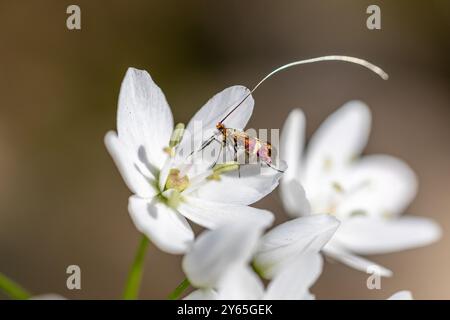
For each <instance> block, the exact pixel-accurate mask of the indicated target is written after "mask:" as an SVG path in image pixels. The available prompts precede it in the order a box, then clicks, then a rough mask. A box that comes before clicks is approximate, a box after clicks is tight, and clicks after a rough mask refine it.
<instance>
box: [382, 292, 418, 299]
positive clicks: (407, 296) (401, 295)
mask: <svg viewBox="0 0 450 320" xmlns="http://www.w3.org/2000/svg"><path fill="white" fill-rule="evenodd" d="M387 300H413V296H412V293H411V292H410V291H407V290H403V291H399V292H396V293H394V294H393V295H392V296H390V297H389V298H388V299H387Z"/></svg>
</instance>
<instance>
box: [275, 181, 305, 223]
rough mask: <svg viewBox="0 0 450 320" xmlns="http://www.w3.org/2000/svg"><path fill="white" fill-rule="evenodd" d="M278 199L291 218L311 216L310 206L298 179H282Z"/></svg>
mask: <svg viewBox="0 0 450 320" xmlns="http://www.w3.org/2000/svg"><path fill="white" fill-rule="evenodd" d="M280 197H281V201H282V202H283V207H284V210H286V212H287V213H288V214H289V216H291V217H301V216H306V215H309V214H311V204H310V203H309V201H308V199H307V198H306V193H305V189H303V187H302V185H301V184H300V182H299V181H298V179H291V180H288V179H284V178H283V180H282V181H281V184H280Z"/></svg>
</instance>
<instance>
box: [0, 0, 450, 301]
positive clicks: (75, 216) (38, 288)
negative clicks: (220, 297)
mask: <svg viewBox="0 0 450 320" xmlns="http://www.w3.org/2000/svg"><path fill="white" fill-rule="evenodd" d="M74 3H76V4H78V5H80V7H81V10H82V30H81V31H69V30H67V29H66V26H65V20H66V17H67V15H66V13H65V11H66V7H67V6H68V5H69V4H74ZM375 3H376V4H378V5H380V7H381V12H382V30H379V31H370V30H368V29H367V28H366V26H365V21H366V18H367V14H366V13H365V10H366V8H367V6H368V5H369V4H375ZM326 54H346V55H353V56H358V57H361V58H365V59H368V60H370V61H372V62H374V63H376V64H378V65H380V66H382V67H383V68H384V69H385V70H386V71H388V72H389V74H390V76H391V79H390V80H389V81H387V82H384V81H381V80H379V79H378V78H377V77H375V76H374V75H373V74H370V73H369V72H367V71H364V70H362V69H361V68H359V67H355V66H350V65H345V64H339V63H324V64H318V65H315V66H308V67H304V68H303V69H301V70H300V69H298V70H295V71H294V70H293V71H289V72H286V73H284V74H283V75H280V76H278V77H277V78H274V80H272V81H271V82H268V83H266V84H265V85H264V87H262V89H261V90H259V92H257V93H256V94H255V100H256V108H255V112H254V115H253V118H252V120H251V123H250V124H249V126H250V127H254V128H280V127H281V126H282V123H283V121H284V119H285V117H286V116H287V114H288V113H289V111H290V110H291V109H292V108H294V107H301V108H303V109H304V110H305V112H306V115H307V117H308V133H309V134H311V133H312V132H313V130H314V129H315V128H317V126H318V124H319V123H320V122H321V121H322V120H323V119H324V117H325V116H326V115H327V114H329V113H330V112H331V111H333V110H334V109H336V108H337V107H339V106H340V105H341V104H343V103H344V102H346V101H348V100H350V99H361V100H363V101H366V102H367V103H368V104H369V106H370V107H371V109H372V111H373V116H374V126H373V132H372V136H371V140H370V143H369V146H368V148H367V152H368V153H374V152H377V153H380V152H381V153H389V154H393V155H395V156H398V157H401V158H403V159H405V160H407V162H409V164H410V165H411V166H412V167H413V168H414V169H415V170H416V172H417V173H418V175H419V178H420V192H419V195H418V197H417V198H416V200H415V201H414V202H413V204H412V205H411V207H410V208H409V210H408V213H410V214H417V215H422V216H427V217H433V218H434V219H436V220H438V221H439V222H440V223H441V224H442V226H443V228H444V232H445V234H444V237H443V238H442V240H441V241H440V242H439V243H437V244H434V245H432V246H429V247H425V248H421V249H416V250H410V251H405V252H401V253H397V254H390V255H386V256H376V257H372V258H373V259H374V260H375V261H377V262H379V263H382V264H383V265H385V266H387V267H389V268H391V269H392V270H394V272H395V275H394V277H393V278H390V279H384V280H383V281H382V290H372V291H370V290H368V289H367V288H366V278H367V276H366V275H365V274H363V273H360V272H357V271H354V270H351V269H349V268H347V267H345V266H342V265H340V264H331V263H329V264H327V265H326V268H325V270H324V273H323V276H322V277H321V279H320V280H319V282H318V283H317V285H315V287H314V290H313V291H314V293H316V295H317V297H318V298H328V299H335V298H344V299H348V298H364V299H365V298H386V297H387V296H389V295H390V294H392V293H393V292H395V291H397V290H400V289H409V290H412V291H413V294H414V296H415V297H416V298H424V299H449V298H450V274H449V270H450V244H449V232H450V197H449V196H448V193H449V186H450V168H449V163H450V148H449V138H450V126H449V122H450V121H449V120H450V93H449V84H450V3H449V2H448V1H445V0H442V1H437V0H436V1H406V0H399V1H376V2H373V1H365V0H362V1H339V2H338V1H331V0H329V1H317V0H310V1H276V2H275V1H268V0H267V1H245V2H243V1H237V0H236V1H220V2H219V1H206V0H204V1H87V0H84V1H81V0H78V1H70V2H69V1H39V2H38V1H13V0H9V1H6V0H1V1H0V97H1V100H0V270H1V271H2V272H4V273H5V274H7V275H9V276H11V277H13V278H14V279H16V280H17V281H19V282H20V283H22V284H23V285H24V286H25V287H27V288H29V289H30V290H31V291H33V292H35V293H44V292H56V293H60V294H62V295H64V296H67V297H69V298H97V299H98V298H118V297H120V295H121V293H122V289H123V283H124V280H125V277H126V274H127V271H128V268H129V265H130V262H131V260H132V258H133V256H134V251H135V248H136V246H137V244H138V241H139V234H138V232H137V231H136V229H135V228H134V226H133V225H132V223H131V221H130V219H129V216H128V213H127V209H126V207H127V198H128V196H129V194H130V192H129V191H128V190H127V188H126V187H125V184H124V183H123V181H122V179H121V177H120V176H119V174H118V172H117V170H116V168H115V166H114V164H113V162H112V160H111V158H110V157H109V155H108V154H107V152H106V150H105V147H104V145H103V137H104V134H105V133H106V131H107V130H109V129H114V128H115V117H116V101H117V96H118V92H119V86H120V82H121V80H122V77H123V75H124V73H125V71H126V68H127V67H128V66H134V67H138V68H143V69H146V70H148V71H149V72H150V73H151V75H152V76H153V78H154V79H155V81H156V82H157V83H158V84H159V85H160V86H161V88H162V89H163V91H164V92H165V94H166V96H167V98H168V101H169V103H170V104H171V106H172V108H173V112H174V116H175V119H176V121H184V122H186V121H188V120H189V118H190V115H192V113H193V112H194V111H195V110H196V109H197V108H199V107H200V106H201V105H202V104H203V103H204V102H205V101H206V100H207V99H209V98H210V97H211V96H212V95H213V94H215V93H216V92H218V91H220V90H222V89H223V88H225V87H227V86H230V85H234V84H244V85H247V86H251V85H253V84H254V83H255V82H256V81H257V80H258V79H259V78H260V77H261V76H262V75H263V74H265V73H266V72H268V71H270V70H271V69H272V68H274V67H276V66H278V65H280V64H283V63H286V62H289V61H291V60H295V59H301V58H309V57H314V56H319V55H326ZM257 206H259V207H267V208H269V209H271V210H273V211H274V212H276V214H277V221H278V222H281V221H283V220H285V219H286V216H285V214H284V213H283V210H282V207H281V204H280V200H279V197H278V193H277V192H274V193H273V194H271V195H270V196H269V197H267V198H266V199H264V200H263V201H261V203H258V204H257ZM147 258H148V259H147V264H146V268H145V278H144V282H143V290H142V294H141V297H142V298H165V297H166V295H167V294H168V293H169V292H170V291H171V290H172V289H173V288H174V287H175V286H176V285H177V284H178V283H179V282H180V281H181V280H182V278H183V276H182V273H181V270H180V260H181V259H180V257H177V256H171V255H167V254H164V253H161V252H160V251H158V250H157V249H156V248H155V247H153V246H151V248H150V250H149V252H148V257H147ZM70 264H78V265H80V267H81V269H82V290H80V291H69V290H67V289H66V286H65V281H66V276H67V275H66V273H65V269H66V267H67V266H68V265H70ZM0 298H3V296H0Z"/></svg>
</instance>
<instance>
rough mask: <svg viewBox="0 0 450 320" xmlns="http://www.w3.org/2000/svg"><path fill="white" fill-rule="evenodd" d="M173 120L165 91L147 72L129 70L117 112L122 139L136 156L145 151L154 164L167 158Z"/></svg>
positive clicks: (158, 166)
mask: <svg viewBox="0 0 450 320" xmlns="http://www.w3.org/2000/svg"><path fill="white" fill-rule="evenodd" d="M172 130H173V117H172V112H171V111H170V108H169V105H168V104H167V101H166V98H165V96H164V94H163V92H162V91H161V89H160V88H159V87H158V86H157V85H156V84H155V83H154V82H153V80H152V78H151V77H150V75H149V74H148V73H147V71H144V70H138V69H134V68H129V69H128V70H127V73H126V75H125V78H124V80H123V82H122V86H121V88H120V94H119V108H118V111H117V131H118V133H119V138H120V140H121V141H123V143H125V144H126V145H127V146H128V147H129V150H130V151H132V152H135V153H138V152H140V149H141V148H143V149H144V150H145V152H146V157H147V158H148V161H149V163H150V164H151V165H153V166H156V167H157V168H160V167H161V166H162V164H163V163H164V160H165V159H166V156H167V155H166V154H165V153H164V151H163V148H164V147H165V146H167V145H168V144H169V140H170V135H171V134H172Z"/></svg>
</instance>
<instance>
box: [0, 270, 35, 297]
mask: <svg viewBox="0 0 450 320" xmlns="http://www.w3.org/2000/svg"><path fill="white" fill-rule="evenodd" d="M0 290H2V291H4V292H5V293H6V294H7V295H8V296H10V297H11V298H12V299H16V300H27V299H29V298H30V297H31V294H30V293H29V292H28V291H27V290H25V289H24V288H22V287H21V286H20V285H19V284H18V283H16V282H14V281H13V280H11V279H9V278H8V277H7V276H5V275H4V274H3V273H1V272H0Z"/></svg>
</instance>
